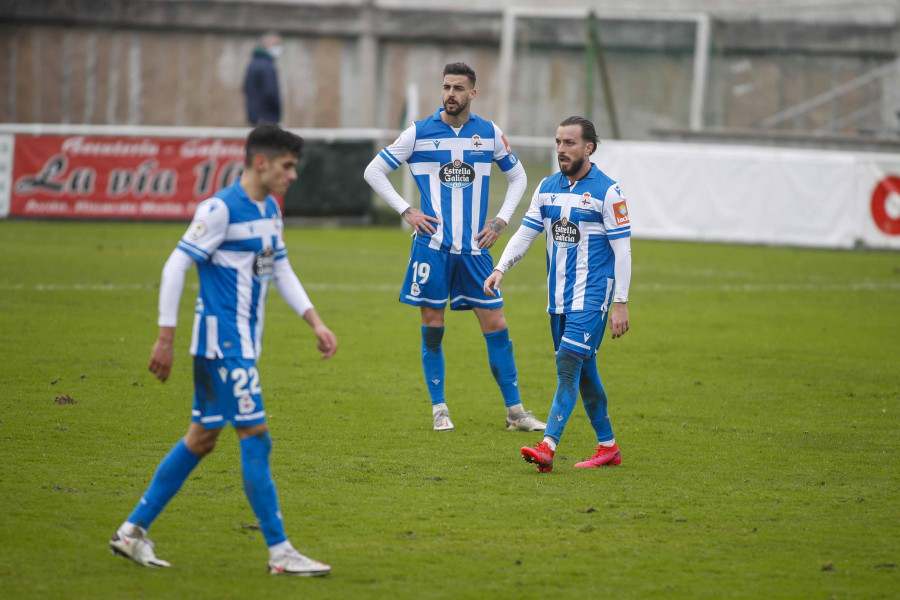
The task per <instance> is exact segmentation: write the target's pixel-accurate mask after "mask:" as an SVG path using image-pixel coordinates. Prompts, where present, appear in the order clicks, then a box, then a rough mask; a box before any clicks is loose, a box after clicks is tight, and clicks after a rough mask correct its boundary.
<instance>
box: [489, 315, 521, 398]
mask: <svg viewBox="0 0 900 600" xmlns="http://www.w3.org/2000/svg"><path fill="white" fill-rule="evenodd" d="M484 339H485V341H486V342H487V351H488V362H489V363H490V365H491V373H493V374H494V379H496V380H497V385H499V386H500V393H501V394H503V404H505V405H506V406H507V408H509V407H510V406H515V405H516V404H521V403H522V397H521V396H520V395H519V373H518V371H516V358H515V357H514V356H513V345H512V341H511V340H510V339H509V329H508V328H507V329H503V330H501V331H495V332H493V333H485V334H484Z"/></svg>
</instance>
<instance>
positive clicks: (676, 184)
mask: <svg viewBox="0 0 900 600" xmlns="http://www.w3.org/2000/svg"><path fill="white" fill-rule="evenodd" d="M592 158H593V160H594V161H595V162H596V163H597V165H598V166H599V167H600V169H601V170H603V171H604V172H606V173H607V174H609V175H610V176H611V177H612V178H613V179H616V180H617V181H618V182H619V183H620V184H621V185H622V188H623V190H624V192H625V195H626V197H627V198H628V209H629V212H630V213H631V217H632V231H633V232H634V235H635V236H636V237H645V238H654V239H677V240H696V241H715V242H740V243H762V244H776V245H777V244H783V245H792V246H816V247H832V248H835V247H836V248H853V247H855V246H860V245H863V246H866V247H872V248H900V155H892V154H872V153H868V154H862V153H851V152H832V151H817V150H788V149H773V148H751V147H741V146H710V145H700V144H665V143H643V142H604V143H602V144H601V145H600V147H599V149H598V151H597V152H596V153H595V154H594V156H593V157H592Z"/></svg>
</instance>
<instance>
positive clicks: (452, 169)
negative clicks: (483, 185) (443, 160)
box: [438, 159, 475, 188]
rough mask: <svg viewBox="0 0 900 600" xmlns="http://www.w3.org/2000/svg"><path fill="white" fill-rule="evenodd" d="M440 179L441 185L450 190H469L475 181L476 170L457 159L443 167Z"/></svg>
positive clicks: (439, 173)
mask: <svg viewBox="0 0 900 600" xmlns="http://www.w3.org/2000/svg"><path fill="white" fill-rule="evenodd" d="M438 179H440V180H441V185H444V186H446V187H448V188H467V187H469V186H470V185H472V182H474V181H475V169H473V168H472V165H469V164H466V163H464V162H463V161H461V160H459V159H456V160H454V161H453V162H452V163H447V164H445V165H444V166H442V167H441V170H440V171H438Z"/></svg>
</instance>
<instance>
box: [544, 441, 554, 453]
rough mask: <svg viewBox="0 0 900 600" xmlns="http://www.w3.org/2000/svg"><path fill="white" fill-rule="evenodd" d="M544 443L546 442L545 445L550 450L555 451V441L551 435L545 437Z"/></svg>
mask: <svg viewBox="0 0 900 600" xmlns="http://www.w3.org/2000/svg"><path fill="white" fill-rule="evenodd" d="M544 443H545V444H547V446H549V447H550V449H551V450H553V451H554V452H556V441H554V439H553V438H552V437H545V438H544Z"/></svg>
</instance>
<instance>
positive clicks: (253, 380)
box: [110, 124, 337, 575]
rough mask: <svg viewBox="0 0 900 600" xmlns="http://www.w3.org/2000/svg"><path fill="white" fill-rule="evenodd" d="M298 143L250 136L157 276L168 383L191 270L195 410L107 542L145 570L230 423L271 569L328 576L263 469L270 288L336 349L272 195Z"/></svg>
mask: <svg viewBox="0 0 900 600" xmlns="http://www.w3.org/2000/svg"><path fill="white" fill-rule="evenodd" d="M302 148H303V140H302V139H301V138H299V137H297V136H296V135H294V134H292V133H290V132H287V131H284V130H282V129H280V128H278V126H277V125H273V124H262V125H259V126H258V127H256V128H255V129H254V130H253V131H251V132H250V135H249V136H248V137H247V144H246V160H245V164H244V171H243V173H242V174H241V177H240V179H239V180H238V181H236V182H235V183H234V185H232V186H230V187H227V188H225V189H222V190H220V191H219V192H217V193H216V194H215V195H214V196H213V197H212V198H209V199H208V200H205V201H203V202H202V203H200V205H199V206H198V207H197V210H196V213H195V214H194V219H193V221H192V222H191V224H190V226H189V227H188V229H187V232H186V233H185V234H184V237H182V238H181V241H180V242H178V246H177V247H176V248H175V250H174V251H173V252H172V254H171V256H170V257H169V260H168V261H167V262H166V265H165V267H163V273H162V281H161V283H160V287H159V337H158V338H157V340H156V343H155V344H154V346H153V351H152V352H151V355H150V365H149V367H150V371H152V372H153V373H154V374H155V375H156V376H157V378H158V379H159V380H160V381H166V379H168V377H169V373H170V370H171V367H172V361H173V350H172V344H173V340H174V337H175V325H176V322H177V319H178V305H179V301H180V299H181V293H182V291H183V289H184V280H185V275H186V273H187V271H188V270H189V269H190V268H191V266H193V265H194V264H196V265H197V272H198V276H199V279H200V291H199V293H198V295H197V303H196V309H195V313H194V326H193V334H192V339H191V354H192V355H193V357H194V407H193V410H192V411H191V423H190V426H189V427H188V431H187V434H186V435H185V436H184V437H183V438H182V439H181V440H179V441H178V443H177V444H175V446H174V447H173V448H172V450H171V451H170V452H169V454H168V455H166V457H165V458H164V459H163V460H162V462H161V463H160V465H159V467H158V468H157V470H156V473H155V474H154V476H153V479H152V480H151V482H150V485H149V487H148V488H147V491H145V492H144V495H143V496H141V499H140V501H139V502H138V504H137V506H136V507H135V509H134V511H132V513H131V514H130V515H129V516H128V519H127V520H126V521H125V522H124V523H123V524H122V526H121V527H119V529H118V530H117V531H116V533H115V535H113V537H112V539H111V540H110V547H111V549H112V551H113V552H114V553H116V554H120V555H122V556H125V557H127V558H130V559H132V560H134V561H135V562H136V563H138V564H140V565H143V566H149V567H168V566H169V563H168V562H166V561H164V560H161V559H159V558H157V557H156V554H155V553H154V550H153V542H151V541H150V539H149V538H148V537H147V529H148V528H149V527H150V525H151V524H152V523H153V521H154V520H155V519H156V517H157V516H158V515H159V513H160V512H162V510H163V509H164V508H165V506H166V504H167V503H168V502H169V500H171V499H172V497H174V495H175V494H176V493H177V492H178V490H179V488H181V485H182V484H183V483H184V481H185V480H186V479H187V477H188V475H190V473H191V471H192V470H193V469H194V467H196V466H197V464H198V463H199V462H200V459H202V458H203V457H204V456H205V455H207V454H209V453H210V452H212V450H213V448H214V447H215V445H216V440H217V439H218V437H219V433H220V432H221V431H222V428H223V427H224V426H225V425H227V424H228V422H229V421H230V422H231V424H232V425H233V426H234V428H235V431H236V432H237V435H238V438H239V439H240V448H241V450H240V452H241V467H242V472H243V480H244V491H245V492H246V494H247V499H248V500H249V501H250V505H251V507H252V508H253V512H254V514H255V515H256V518H257V519H258V520H259V525H260V530H261V531H262V535H263V537H264V538H265V541H266V544H267V545H268V546H269V572H270V573H272V574H276V575H277V574H285V575H326V574H328V572H329V571H330V570H331V567H329V566H328V565H326V564H324V563H321V562H318V561H315V560H312V559H310V558H308V557H306V556H303V555H302V554H300V553H299V552H297V551H296V550H295V549H294V548H293V546H292V545H291V543H290V542H289V541H288V539H287V536H286V535H285V531H284V524H283V523H282V519H281V511H280V510H279V508H278V495H277V492H276V490H275V483H274V481H273V480H272V473H271V470H270V468H269V454H270V452H271V449H272V438H271V436H270V435H269V430H268V426H267V425H266V412H265V409H264V407H263V401H262V387H261V386H260V381H259V371H258V369H257V367H256V361H257V359H258V358H259V355H260V351H261V349H262V334H263V317H264V313H265V300H266V294H267V291H268V288H269V283H270V282H271V283H274V284H275V287H276V288H277V289H278V291H279V293H280V294H281V296H282V297H283V298H284V299H285V300H286V301H287V303H288V305H290V307H291V308H293V309H294V310H295V311H296V312H297V314H298V315H300V316H301V317H303V319H305V320H306V322H307V323H308V324H309V325H310V327H312V329H313V333H314V334H315V336H316V339H317V341H318V349H319V351H321V352H322V357H323V358H330V357H331V356H332V355H333V354H334V353H335V351H336V350H337V339H336V338H335V336H334V334H333V333H332V332H331V331H330V330H329V329H328V327H326V326H325V324H324V323H323V322H322V319H321V318H319V315H318V314H317V313H316V310H315V308H314V307H313V305H312V303H311V302H310V300H309V297H308V296H307V295H306V292H305V291H304V289H303V285H302V284H301V283H300V280H299V279H298V278H297V275H296V274H295V273H294V270H293V269H292V268H291V265H290V262H289V261H288V257H287V248H286V247H285V244H284V238H283V229H284V225H283V222H282V218H281V211H280V209H279V208H278V204H277V203H276V201H275V198H273V197H272V195H271V194H277V195H283V194H284V193H285V191H287V189H288V186H290V184H291V182H293V181H294V180H295V179H296V178H297V171H296V166H297V159H298V157H299V156H300V154H301V151H302Z"/></svg>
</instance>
